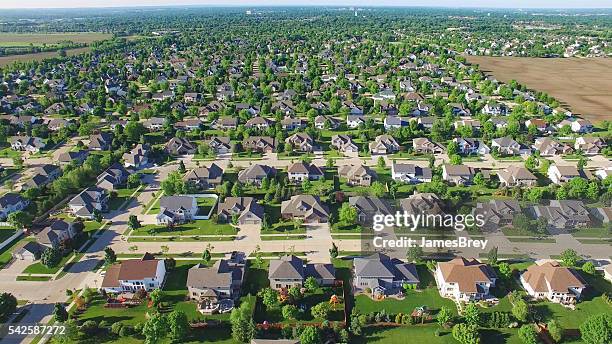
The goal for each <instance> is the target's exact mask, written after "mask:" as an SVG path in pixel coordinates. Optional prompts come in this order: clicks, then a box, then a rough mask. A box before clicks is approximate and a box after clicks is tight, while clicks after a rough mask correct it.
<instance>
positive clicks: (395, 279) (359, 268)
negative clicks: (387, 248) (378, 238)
mask: <svg viewBox="0 0 612 344" xmlns="http://www.w3.org/2000/svg"><path fill="white" fill-rule="evenodd" d="M353 275H354V276H355V278H354V279H353V288H354V289H355V292H369V293H371V294H372V295H373V296H385V295H395V294H401V293H402V288H403V286H404V285H405V284H409V285H414V286H416V285H418V284H419V275H418V273H417V269H416V266H415V265H414V264H412V263H405V262H403V261H401V260H399V259H396V258H390V257H389V256H387V255H385V254H382V253H374V254H372V255H370V256H367V257H359V258H355V259H354V260H353Z"/></svg>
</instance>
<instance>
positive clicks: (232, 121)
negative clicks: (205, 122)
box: [212, 116, 238, 130]
mask: <svg viewBox="0 0 612 344" xmlns="http://www.w3.org/2000/svg"><path fill="white" fill-rule="evenodd" d="M212 126H213V128H215V129H218V130H230V129H236V128H238V118H236V117H228V116H224V117H219V118H217V119H216V120H215V121H214V122H213V124H212Z"/></svg>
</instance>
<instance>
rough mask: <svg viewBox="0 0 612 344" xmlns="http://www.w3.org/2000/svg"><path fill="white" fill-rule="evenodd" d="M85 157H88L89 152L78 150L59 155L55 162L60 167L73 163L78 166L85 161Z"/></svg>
mask: <svg viewBox="0 0 612 344" xmlns="http://www.w3.org/2000/svg"><path fill="white" fill-rule="evenodd" d="M87 156H89V151H86V150H80V151H76V152H73V151H70V152H64V153H62V154H60V155H59V156H58V158H57V160H58V162H59V163H60V165H67V164H70V163H71V162H73V161H75V162H76V163H77V164H78V165H80V164H82V163H83V161H85V159H87Z"/></svg>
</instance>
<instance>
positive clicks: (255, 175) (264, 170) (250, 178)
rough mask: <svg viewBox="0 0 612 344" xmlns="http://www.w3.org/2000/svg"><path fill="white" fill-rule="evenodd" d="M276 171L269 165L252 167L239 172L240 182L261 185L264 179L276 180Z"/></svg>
mask: <svg viewBox="0 0 612 344" xmlns="http://www.w3.org/2000/svg"><path fill="white" fill-rule="evenodd" d="M275 176H276V169H275V168H274V167H270V166H268V165H259V164H255V165H250V166H249V167H247V168H245V169H244V170H242V171H240V172H238V181H239V182H241V183H243V184H252V185H257V186H260V185H261V181H262V180H263V179H264V178H268V179H270V178H274V177H275Z"/></svg>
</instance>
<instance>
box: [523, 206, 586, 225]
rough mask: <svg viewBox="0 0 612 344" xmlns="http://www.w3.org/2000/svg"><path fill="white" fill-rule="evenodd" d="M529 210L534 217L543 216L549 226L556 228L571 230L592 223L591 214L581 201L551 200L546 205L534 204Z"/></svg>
mask: <svg viewBox="0 0 612 344" xmlns="http://www.w3.org/2000/svg"><path fill="white" fill-rule="evenodd" d="M531 211H532V213H533V215H534V216H535V217H536V218H540V217H543V218H545V219H546V221H547V222H548V225H549V227H551V228H556V229H569V230H572V229H575V228H578V227H586V226H589V225H590V224H591V223H592V219H591V214H590V212H589V211H588V209H587V208H586V207H585V205H584V203H583V202H582V201H576V200H551V201H550V204H549V205H548V206H545V205H536V206H534V207H532V208H531Z"/></svg>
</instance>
